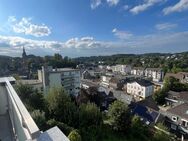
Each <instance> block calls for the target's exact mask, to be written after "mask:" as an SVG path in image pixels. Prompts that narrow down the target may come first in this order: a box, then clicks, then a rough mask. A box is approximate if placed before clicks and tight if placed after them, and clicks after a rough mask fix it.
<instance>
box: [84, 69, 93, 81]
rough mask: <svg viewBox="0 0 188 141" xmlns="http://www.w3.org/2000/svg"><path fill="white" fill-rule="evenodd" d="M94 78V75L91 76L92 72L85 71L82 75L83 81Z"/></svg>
mask: <svg viewBox="0 0 188 141" xmlns="http://www.w3.org/2000/svg"><path fill="white" fill-rule="evenodd" d="M91 78H93V77H92V75H91V74H90V72H89V71H88V70H85V71H84V72H83V73H82V79H91Z"/></svg>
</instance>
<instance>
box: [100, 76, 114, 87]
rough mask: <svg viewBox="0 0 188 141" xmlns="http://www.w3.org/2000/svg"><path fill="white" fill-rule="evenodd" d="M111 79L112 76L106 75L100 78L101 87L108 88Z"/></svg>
mask: <svg viewBox="0 0 188 141" xmlns="http://www.w3.org/2000/svg"><path fill="white" fill-rule="evenodd" d="M111 78H112V76H108V75H103V76H101V85H102V86H104V87H109V85H110V80H111Z"/></svg>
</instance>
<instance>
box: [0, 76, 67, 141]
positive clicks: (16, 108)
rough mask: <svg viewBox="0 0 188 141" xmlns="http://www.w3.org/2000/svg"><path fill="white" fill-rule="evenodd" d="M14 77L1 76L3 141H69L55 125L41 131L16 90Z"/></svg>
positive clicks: (0, 117) (0, 132) (0, 108)
mask: <svg viewBox="0 0 188 141" xmlns="http://www.w3.org/2000/svg"><path fill="white" fill-rule="evenodd" d="M14 82H15V79H14V78H13V77H4V78H0V140H1V141H34V140H35V141H42V140H46V141H48V140H49V141H69V140H68V138H67V137H66V136H65V135H64V134H63V133H62V132H61V131H60V130H59V128H57V127H54V128H51V129H49V130H47V131H45V132H41V131H40V130H39V128H38V126H37V125H36V123H35V122H34V120H33V119H32V117H31V115H30V114H29V112H28V111H27V109H26V108H25V106H24V105H23V103H22V101H21V100H20V98H19V97H18V95H17V93H16V91H15V90H14V88H13V86H12V83H14Z"/></svg>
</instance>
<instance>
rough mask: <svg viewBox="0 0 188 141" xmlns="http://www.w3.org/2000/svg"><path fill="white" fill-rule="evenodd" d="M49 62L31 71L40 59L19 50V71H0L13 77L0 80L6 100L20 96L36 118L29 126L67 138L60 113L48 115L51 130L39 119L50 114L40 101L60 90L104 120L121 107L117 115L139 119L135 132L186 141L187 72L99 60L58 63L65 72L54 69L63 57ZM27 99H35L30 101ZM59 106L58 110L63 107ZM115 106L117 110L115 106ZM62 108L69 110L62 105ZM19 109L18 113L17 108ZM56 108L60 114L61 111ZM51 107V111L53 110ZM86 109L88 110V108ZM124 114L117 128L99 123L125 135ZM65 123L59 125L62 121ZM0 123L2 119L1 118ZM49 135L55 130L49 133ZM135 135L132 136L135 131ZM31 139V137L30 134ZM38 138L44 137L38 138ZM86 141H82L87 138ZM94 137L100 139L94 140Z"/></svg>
mask: <svg viewBox="0 0 188 141" xmlns="http://www.w3.org/2000/svg"><path fill="white" fill-rule="evenodd" d="M172 56H173V55H172ZM30 57H32V59H33V60H35V61H33V60H30ZM54 58H55V59H56V60H54V62H53V64H54V65H56V64H57V66H48V65H47V64H45V63H44V64H42V63H41V62H40V65H39V66H37V67H36V65H37V64H36V63H35V62H37V61H36V59H38V60H41V59H39V58H37V57H35V56H32V55H27V54H26V51H25V49H24V47H23V53H22V57H21V58H17V59H19V61H20V64H21V66H20V67H19V68H17V69H19V70H20V71H19V70H16V71H14V70H13V69H11V70H8V69H7V71H4V72H2V73H3V74H2V75H4V76H13V77H2V78H1V83H2V84H3V83H6V85H8V86H6V85H2V86H1V87H2V88H1V89H2V90H3V89H7V93H10V95H11V93H12V91H15V90H16V93H17V94H16V95H19V96H20V99H21V100H22V101H23V103H24V104H25V106H26V107H27V109H28V111H29V112H30V113H31V115H32V116H33V114H34V115H35V116H34V117H33V118H34V121H36V123H37V125H38V126H39V127H40V129H42V130H45V129H48V128H49V127H53V126H55V125H56V126H58V127H60V129H61V130H62V131H63V132H64V133H65V134H66V135H67V136H68V134H67V132H69V130H70V129H66V128H65V127H64V126H65V125H61V124H62V123H60V122H59V121H61V120H63V119H62V117H61V116H60V115H59V114H57V115H56V114H55V113H56V112H55V111H53V112H55V113H53V116H52V115H51V116H52V117H53V118H57V121H51V122H53V123H50V125H48V124H49V123H45V122H46V121H45V119H46V117H45V115H44V114H45V113H44V111H45V112H47V111H48V112H49V113H50V109H48V110H47V111H46V110H45V109H44V107H45V106H46V105H44V104H45V102H44V99H43V97H44V98H45V97H48V96H49V95H50V93H52V92H51V91H52V90H53V93H57V94H58V93H59V92H58V91H60V93H62V92H61V88H63V91H65V93H67V94H68V97H70V99H71V101H72V102H73V103H75V104H76V105H78V106H79V105H82V104H87V103H88V102H90V103H94V104H95V105H96V106H97V107H98V108H99V111H98V112H101V113H103V114H104V115H105V116H106V118H108V117H109V116H108V114H109V112H110V111H111V110H114V111H111V112H118V111H116V110H118V109H119V108H120V107H121V106H127V108H126V107H125V109H123V111H121V112H122V113H120V114H125V113H127V112H128V113H127V114H128V115H129V116H132V117H134V118H138V119H139V120H138V119H134V118H133V119H134V120H138V121H135V122H136V123H135V124H141V125H139V126H141V127H139V128H143V129H140V130H148V131H147V132H148V133H149V132H153V130H156V131H155V132H157V130H159V131H160V132H162V133H163V134H164V135H163V136H164V137H161V138H160V139H163V138H164V139H165V136H167V137H168V138H166V140H169V138H170V140H186V139H187V138H188V116H187V115H188V111H187V110H188V72H182V71H181V72H175V73H172V72H164V69H163V68H159V67H158V68H150V67H134V66H133V65H132V64H126V65H124V64H116V65H105V62H104V61H99V62H97V64H96V62H95V63H94V62H93V63H90V64H89V65H88V63H82V64H79V63H78V62H75V61H73V60H69V62H68V61H66V63H64V64H63V65H65V66H66V65H67V66H69V67H62V68H58V66H61V64H58V63H57V62H61V61H63V59H64V58H63V57H62V56H61V55H59V54H55V56H54ZM13 59H14V58H13ZM65 59H66V58H65ZM29 60H30V61H31V64H32V66H29V64H28V61H29ZM70 62H71V64H70ZM10 64H11V63H10ZM33 66H35V67H33ZM37 68H38V69H37ZM15 72H17V73H15ZM13 82H14V85H13V87H14V88H15V90H13V89H14V88H13V87H12V86H11V84H13ZM4 86H6V88H4ZM7 87H12V88H7ZM9 89H11V90H9ZM1 93H2V92H1ZM13 93H14V92H13ZM26 93H27V94H28V96H29V95H31V99H30V98H29V97H27V96H25V94H26ZM30 93H31V94H30ZM32 93H33V94H32ZM3 95H4V94H3V93H2V94H1V97H2V98H1V107H3V105H4V106H5V105H6V104H5V103H4V102H3V101H4V100H5V98H3ZM32 95H35V96H34V97H32ZM62 95H63V94H62ZM51 98H52V95H51ZM57 98H58V97H57ZM59 98H61V97H59ZM64 98H65V97H64ZM36 99H38V100H36ZM70 99H69V100H70ZM51 100H52V99H51ZM67 100H68V99H67ZM69 100H68V101H69ZM5 101H6V100H5ZM47 101H48V100H47ZM52 101H53V100H52ZM71 101H70V102H71ZM15 102H18V101H15ZM20 102H21V101H20ZM54 102H58V101H54ZM62 102H63V101H62ZM34 103H36V105H33V104H34ZM73 103H72V104H73ZM2 104H3V105H2ZM15 104H16V103H15ZM52 104H53V103H52ZM56 104H58V103H56ZM59 104H60V105H61V104H63V103H59ZM116 104H120V105H118V107H116ZM60 105H57V106H60ZM9 106H10V105H9ZM17 106H18V105H17ZM22 106H23V104H22ZM48 106H50V103H49V104H48ZM62 106H63V105H62ZM64 106H65V107H66V108H68V107H67V106H66V105H64ZM64 106H63V107H64ZM72 106H73V105H72ZM88 106H89V105H88ZM113 106H114V107H113ZM23 107H24V106H23ZM52 107H53V105H52ZM65 107H64V108H65ZM73 107H74V106H73ZM18 108H19V109H20V107H18ZM53 108H55V107H53ZM56 108H58V109H59V108H60V107H56ZM56 108H55V109H53V110H57V109H56ZM69 108H70V107H69ZM90 108H91V109H92V105H91V107H90ZM116 108H117V109H116ZM122 108H123V107H122ZM35 109H36V110H35ZM60 109H61V108H60ZM15 110H16V109H15ZM25 110H26V109H25ZM69 110H71V109H69ZM93 110H94V109H93ZM3 111H4V110H3ZM20 112H22V111H20ZM59 112H60V113H61V114H66V112H65V111H64V112H63V111H62V112H61V111H59ZM69 112H73V111H69ZM91 112H92V111H91ZM124 112H125V113H124ZM9 114H10V115H11V114H12V113H11V111H9ZM28 114H29V113H28ZM46 114H47V113H46ZM54 114H55V115H54ZM85 114H86V113H85ZM113 114H115V113H113ZM58 115H59V116H60V117H59V116H58ZM128 115H127V116H125V117H121V116H123V115H120V117H119V118H120V119H116V120H126V121H119V122H118V123H116V124H115V123H114V125H113V123H108V122H109V120H111V119H109V120H104V121H103V122H107V123H105V124H107V125H108V124H109V125H108V126H112V127H113V126H114V128H115V127H116V126H117V127H116V128H117V129H114V130H117V131H119V132H127V131H126V130H128V127H126V124H130V123H131V121H130V120H131V119H129V120H128V119H127V118H130V117H129V116H128ZM6 116H7V115H6ZM12 116H14V115H11V117H12ZM28 116H29V115H28ZM48 116H50V115H48ZM54 116H55V117H54ZM69 116H70V117H71V116H73V115H72V114H71V115H69ZM74 116H75V115H74ZM93 116H94V115H93ZM95 116H96V115H95ZM111 116H112V115H111ZM114 116H115V115H114ZM24 117H25V116H24ZM24 117H23V118H24ZM12 118H13V119H12V120H15V117H12ZM71 118H73V117H71ZM88 118H89V117H88ZM95 118H99V117H95ZM114 118H118V117H114ZM65 119H66V118H65ZM65 119H64V120H63V121H66V120H65ZM1 120H5V119H3V118H2V119H1ZM26 120H28V119H26ZM43 120H44V121H43ZM88 120H89V119H88ZM90 120H91V119H90ZM15 122H16V121H15ZM25 122H26V121H25ZM58 122H59V123H58ZM69 122H72V121H69ZM127 122H128V123H127ZM129 122H130V123H129ZM137 122H138V123H137ZM139 122H140V123H139ZM27 124H31V123H27ZM51 124H52V125H53V126H52V125H51ZM161 124H162V125H161ZM70 125H71V124H70ZM70 125H69V124H67V125H66V126H67V127H69V126H70ZM107 125H105V126H107ZM9 126H10V125H9ZM14 126H15V125H14ZM16 126H18V125H16ZM27 126H28V125H27ZM98 126H99V125H98ZM100 126H101V125H100ZM135 126H136V125H135ZM137 126H138V125H137ZM161 126H164V127H161ZM22 128H24V127H22ZM28 128H30V127H28ZM69 128H72V127H69ZM96 128H102V127H96ZM136 128H138V127H136ZM167 129H168V130H167ZM17 130H20V129H17ZM51 130H57V129H54V128H52V129H51ZM97 130H99V129H97ZM134 130H135V131H136V130H138V129H134ZM29 132H30V131H29ZM46 132H50V131H46ZM54 132H55V131H54ZM56 132H57V133H56V134H57V136H63V137H64V138H66V137H65V135H64V134H62V135H59V133H58V131H56ZM108 132H109V131H108ZM138 132H140V131H138ZM143 132H144V131H143ZM145 133H146V131H145ZM33 134H35V133H33ZM81 134H82V133H81ZM131 134H134V133H131ZM137 134H138V133H137ZM150 134H152V133H150ZM31 136H34V135H32V134H31ZM41 136H43V134H42V135H41ZM140 136H141V135H140ZM161 136H162V135H161ZM82 138H83V137H82ZM85 138H86V139H87V137H85ZM95 138H99V137H97V136H96V137H95ZM141 138H142V139H147V138H148V139H149V137H147V135H144V136H142V137H141ZM65 140H66V139H65Z"/></svg>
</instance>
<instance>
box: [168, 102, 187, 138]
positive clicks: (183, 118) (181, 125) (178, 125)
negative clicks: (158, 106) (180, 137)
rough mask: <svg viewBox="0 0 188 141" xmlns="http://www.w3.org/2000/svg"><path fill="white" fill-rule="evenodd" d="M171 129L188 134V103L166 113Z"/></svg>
mask: <svg viewBox="0 0 188 141" xmlns="http://www.w3.org/2000/svg"><path fill="white" fill-rule="evenodd" d="M166 116H167V117H168V118H167V119H166V121H167V122H168V124H169V126H170V128H171V129H172V130H175V131H179V132H181V134H188V103H183V104H180V105H177V106H175V107H173V108H171V109H169V110H167V111H166Z"/></svg>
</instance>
